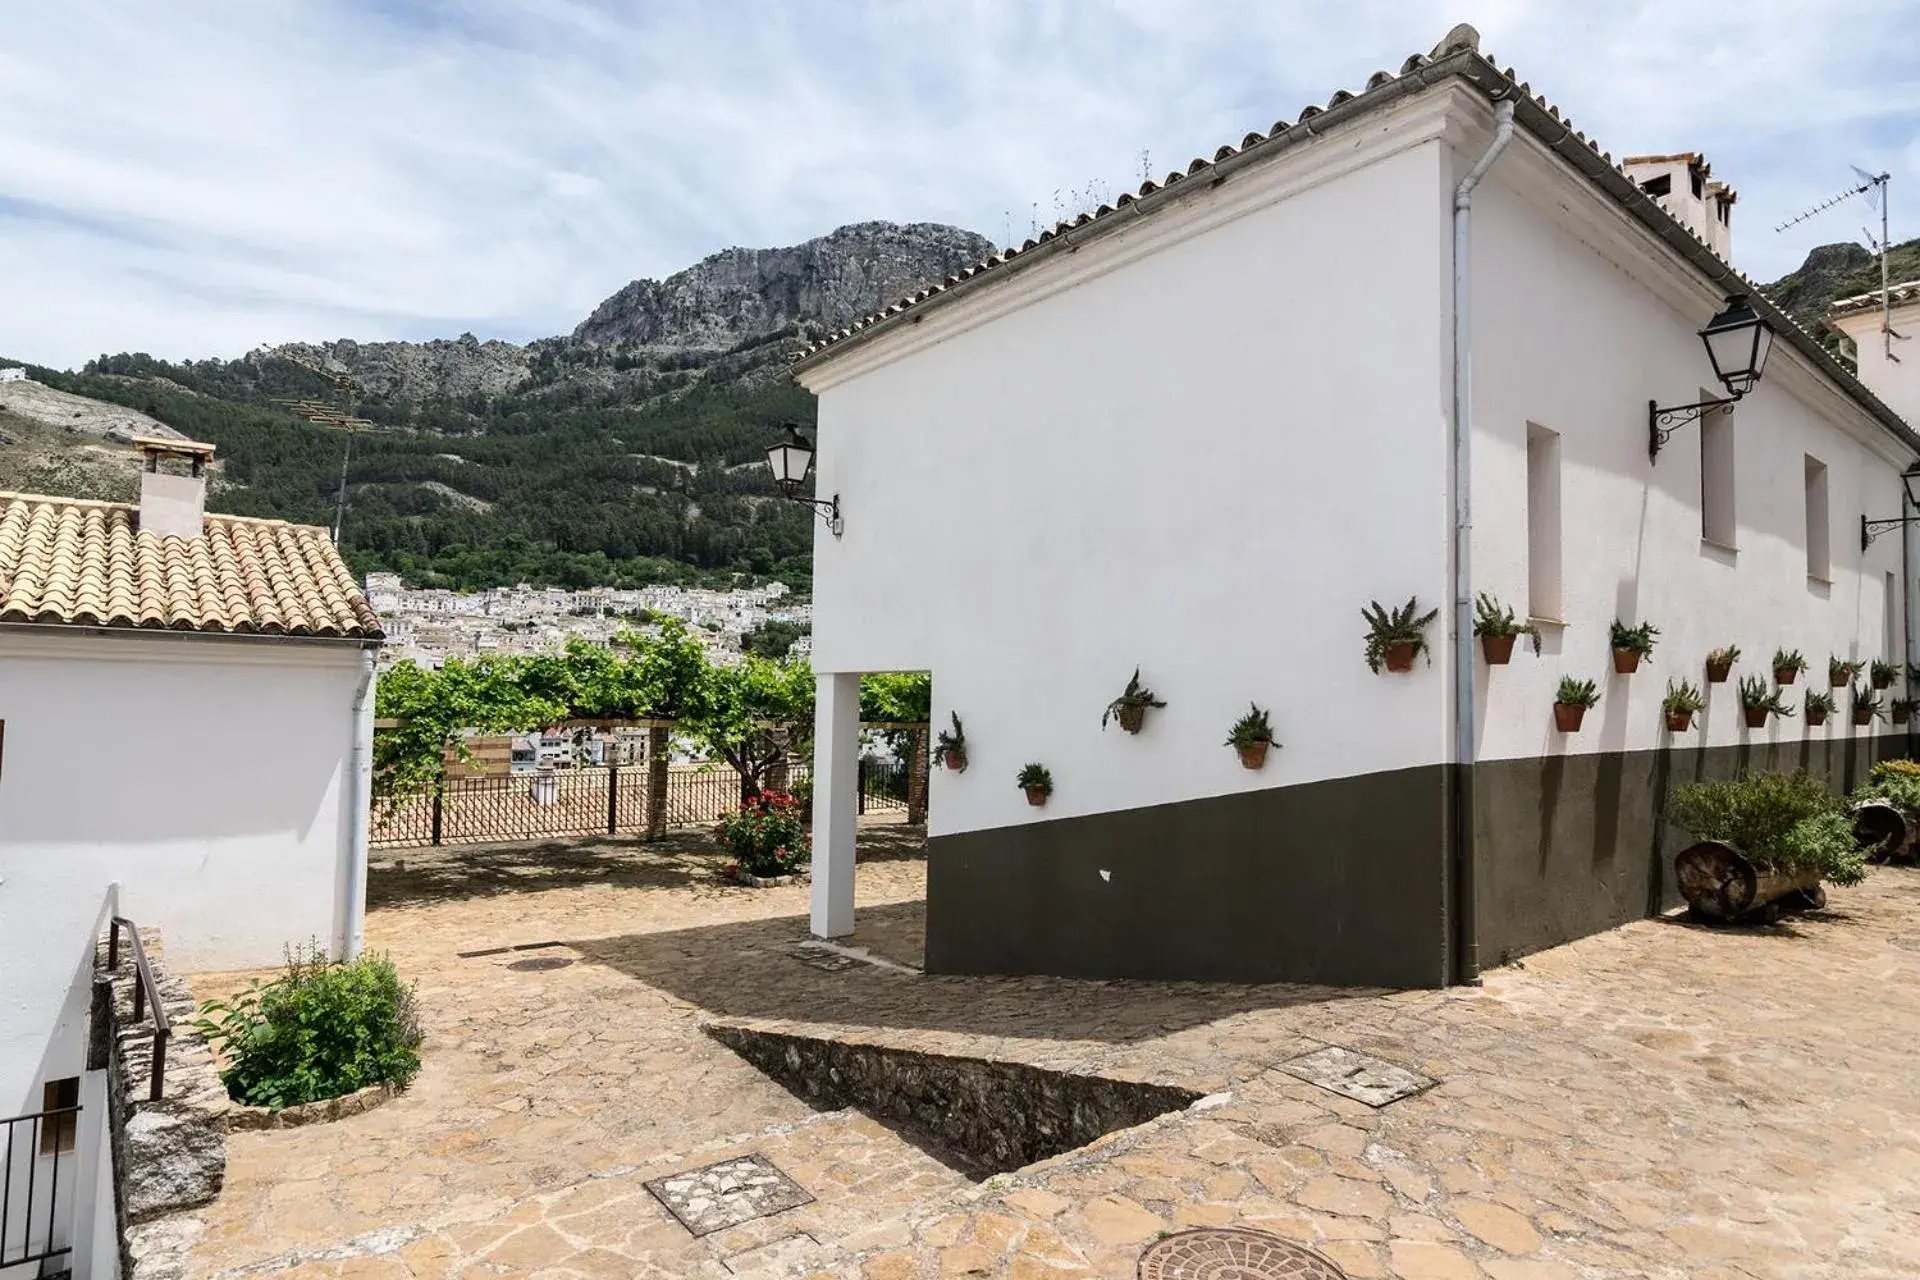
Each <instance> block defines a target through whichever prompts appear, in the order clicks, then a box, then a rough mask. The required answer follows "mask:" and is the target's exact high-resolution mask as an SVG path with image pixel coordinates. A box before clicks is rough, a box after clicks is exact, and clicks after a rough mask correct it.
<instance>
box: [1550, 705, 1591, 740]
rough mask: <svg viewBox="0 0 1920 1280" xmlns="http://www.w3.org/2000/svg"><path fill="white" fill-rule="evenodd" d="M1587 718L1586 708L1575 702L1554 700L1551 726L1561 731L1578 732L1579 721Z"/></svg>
mask: <svg viewBox="0 0 1920 1280" xmlns="http://www.w3.org/2000/svg"><path fill="white" fill-rule="evenodd" d="M1586 718H1587V709H1586V708H1585V707H1583V706H1581V705H1580V704H1579V703H1576V702H1556V703H1554V704H1553V727H1554V728H1556V729H1558V730H1559V731H1560V732H1562V733H1578V732H1580V722H1581V721H1582V720H1585V719H1586Z"/></svg>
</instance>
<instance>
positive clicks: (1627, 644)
mask: <svg viewBox="0 0 1920 1280" xmlns="http://www.w3.org/2000/svg"><path fill="white" fill-rule="evenodd" d="M1659 635H1660V628H1658V627H1656V626H1654V625H1653V624H1652V623H1651V622H1642V623H1640V624H1639V625H1638V626H1633V627H1630V626H1628V625H1627V624H1626V623H1624V622H1622V621H1620V619H1618V618H1615V619H1614V620H1613V626H1612V627H1611V628H1610V629H1609V630H1608V632H1607V639H1608V642H1609V643H1610V644H1611V645H1612V646H1613V669H1614V672H1615V673H1616V674H1618V675H1623V676H1625V675H1632V674H1633V673H1634V672H1635V671H1637V670H1639V668H1640V662H1641V660H1642V659H1644V658H1651V657H1652V656H1653V642H1654V641H1655V640H1656V639H1658V638H1659Z"/></svg>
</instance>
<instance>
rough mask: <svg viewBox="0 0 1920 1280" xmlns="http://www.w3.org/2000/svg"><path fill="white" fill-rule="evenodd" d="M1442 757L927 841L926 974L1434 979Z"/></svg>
mask: <svg viewBox="0 0 1920 1280" xmlns="http://www.w3.org/2000/svg"><path fill="white" fill-rule="evenodd" d="M1445 784H1446V773H1445V771H1444V769H1443V768H1441V767H1439V766H1434V767H1430V768H1424V769H1408V770H1402V771H1397V772H1393V773H1379V774H1369V775H1367V776H1364V777H1358V778H1340V779H1335V780H1332V781H1327V782H1316V783H1309V784H1305V785H1302V786H1297V787H1281V788H1274V789H1271V790H1266V791H1250V792H1243V793H1241V794H1238V795H1230V796H1216V797H1212V798H1209V799H1205V800H1191V801H1185V802H1182V803H1179V804H1166V805H1154V806H1151V807H1148V808H1143V809H1125V810H1119V811H1116V812H1109V813H1101V814H1093V815H1089V816H1086V817H1075V818H1061V819H1057V820H1054V821H1048V822H1035V823H1029V824H1025V825H1022V826H1015V827H998V828H994V829H991V830H986V831H968V832H962V833H960V834H957V835H946V836H936V837H934V838H933V839H931V840H929V841H928V842H927V952H926V966H927V971H928V972H929V973H999V974H1028V973H1044V974H1054V975H1060V976H1067V977H1088V978H1123V977H1124V978H1166V979H1211V980H1224V981H1246V982H1260V981H1297V982H1325V983H1333V984H1339V985H1350V986H1406V987H1418V986H1433V985H1436V984H1438V983H1440V982H1442V981H1443V980H1444V978H1445V954H1446V950H1445V933H1446V914H1445V912H1444V910H1443V904H1444V901H1445V886H1446V876H1445V867H1444V837H1445V823H1444V821H1443V819H1444V815H1445V803H1446V797H1445Z"/></svg>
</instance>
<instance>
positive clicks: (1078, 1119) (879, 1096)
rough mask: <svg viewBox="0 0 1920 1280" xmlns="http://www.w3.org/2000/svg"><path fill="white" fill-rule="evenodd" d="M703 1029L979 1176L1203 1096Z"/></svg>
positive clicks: (807, 1039) (1038, 1070) (874, 1048)
mask: <svg viewBox="0 0 1920 1280" xmlns="http://www.w3.org/2000/svg"><path fill="white" fill-rule="evenodd" d="M706 1031H707V1034H708V1035H710V1036H712V1037H713V1038H714V1039H715V1040H718V1041H719V1042H720V1043H721V1044H724V1045H726V1046H727V1047H728V1048H729V1049H731V1050H733V1051H734V1052H735V1053H737V1054H739V1055H740V1056H741V1057H742V1058H744V1059H745V1060H746V1061H747V1062H748V1063H750V1064H752V1065H753V1066H754V1067H756V1068H758V1069H759V1070H760V1071H761V1072H763V1073H764V1074H766V1075H767V1076H769V1077H771V1078H772V1079H773V1080H774V1081H776V1082H777V1083H779V1084H780V1085H782V1086H784V1087H785V1088H786V1089H787V1090H788V1091H789V1092H791V1093H793V1094H795V1095H796V1096H798V1097H799V1098H800V1099H802V1100H803V1101H805V1102H806V1103H807V1104H808V1105H809V1106H812V1107H814V1108H816V1109H818V1110H822V1111H838V1110H841V1109H843V1108H847V1107H852V1108H853V1109H855V1110H857V1111H859V1112H861V1113H862V1114H864V1115H866V1116H868V1117H870V1118H871V1119H873V1120H874V1121H876V1122H877V1123H879V1124H882V1125H885V1126H886V1127H887V1128H889V1129H891V1130H893V1131H894V1132H895V1133H897V1134H899V1135H900V1137H901V1138H903V1139H904V1140H906V1141H908V1142H910V1143H912V1144H913V1145H914V1146H916V1147H919V1148H920V1149H921V1150H922V1151H925V1152H926V1153H927V1154H928V1155H930V1156H932V1157H933V1158H934V1159H936V1160H938V1161H940V1162H941V1163H942V1164H944V1165H946V1166H947V1167H948V1168H950V1169H953V1170H956V1171H957V1172H959V1173H962V1174H965V1175H966V1176H967V1177H969V1178H972V1179H974V1180H976V1181H978V1180H981V1179H984V1178H988V1177H991V1176H992V1175H994V1174H996V1173H1007V1172H1011V1171H1012V1170H1014V1169H1019V1168H1023V1167H1025V1166H1027V1165H1030V1164H1032V1163H1034V1162H1035V1161H1037V1160H1045V1159H1047V1158H1048V1157H1050V1156H1057V1155H1060V1154H1062V1153H1063V1152H1067V1151H1072V1150H1074V1149H1075V1148H1077V1147H1084V1146H1086V1145H1087V1144H1088V1143H1090V1142H1092V1141H1094V1140H1095V1139H1097V1138H1100V1137H1102V1136H1104V1135H1106V1134H1109V1133H1112V1132H1113V1131H1114V1130H1116V1129H1127V1128H1131V1127H1133V1126H1134V1125H1138V1124H1145V1123H1146V1122H1147V1121H1149V1120H1151V1119H1153V1118H1154V1117H1156V1116H1161V1115H1165V1114H1166V1113H1167V1112H1169V1111H1179V1110H1182V1109H1184V1108H1186V1107H1189V1106H1191V1105H1193V1104H1194V1103H1195V1102H1198V1101H1199V1100H1200V1099H1201V1097H1202V1096H1203V1095H1201V1094H1200V1093H1197V1092H1195V1091H1194V1090H1192V1089H1181V1088H1178V1087H1175V1086H1172V1085H1157V1084H1141V1083H1139V1082H1136V1081H1131V1080H1112V1079H1108V1078H1106V1077H1104V1076H1090V1075H1076V1074H1073V1073H1070V1072H1064V1071H1049V1070H1047V1069H1045V1068H1042V1067H1031V1066H1027V1065H1025V1064H1022V1063H1014V1062H992V1061H988V1060H987V1059H984V1058H961V1057H949V1056H946V1055H943V1054H931V1053H920V1052H917V1051H915V1050H911V1049H892V1048H886V1047H884V1046H880V1045H868V1044H852V1043H848V1042H846V1041H841V1040H827V1039H822V1038H818V1037H812V1036H797V1035H789V1034H786V1033H783V1032H776V1031H761V1030H758V1029H755V1028H751V1027H740V1026H730V1025H726V1024H714V1025H709V1026H708V1027H707V1028H706Z"/></svg>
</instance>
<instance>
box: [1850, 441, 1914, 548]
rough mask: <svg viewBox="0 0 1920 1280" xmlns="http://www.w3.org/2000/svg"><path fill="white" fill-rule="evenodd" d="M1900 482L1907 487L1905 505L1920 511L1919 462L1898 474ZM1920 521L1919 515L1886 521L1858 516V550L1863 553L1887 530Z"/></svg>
mask: <svg viewBox="0 0 1920 1280" xmlns="http://www.w3.org/2000/svg"><path fill="white" fill-rule="evenodd" d="M1900 482H1901V483H1902V484H1904V485H1905V486H1906V487H1907V505H1908V506H1909V507H1912V508H1913V509H1914V510H1916V511H1920V462H1916V463H1915V464H1914V465H1912V466H1910V467H1908V468H1907V469H1906V470H1905V471H1902V472H1901V473H1900ZM1916 520H1920V515H1914V516H1894V517H1893V518H1891V519H1888V520H1869V519H1867V517H1866V515H1865V514H1864V513H1863V514H1862V515H1861V516H1860V549H1861V550H1862V551H1865V550H1866V549H1867V547H1868V546H1870V545H1871V544H1872V542H1873V540H1874V539H1875V538H1877V537H1879V536H1880V535H1881V534H1883V533H1885V532H1886V531H1887V530H1889V529H1892V528H1896V527H1898V526H1900V525H1907V524H1912V523H1913V522H1914V521H1916Z"/></svg>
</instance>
